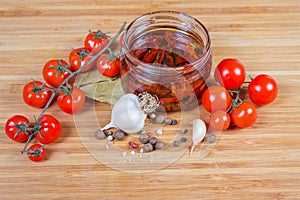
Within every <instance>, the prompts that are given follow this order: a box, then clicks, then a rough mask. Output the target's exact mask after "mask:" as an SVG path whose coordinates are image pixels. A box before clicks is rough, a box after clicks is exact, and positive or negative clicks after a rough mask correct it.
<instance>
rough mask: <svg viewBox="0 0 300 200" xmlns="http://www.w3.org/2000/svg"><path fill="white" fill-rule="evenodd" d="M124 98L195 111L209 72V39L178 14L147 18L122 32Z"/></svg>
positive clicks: (195, 24)
mask: <svg viewBox="0 0 300 200" xmlns="http://www.w3.org/2000/svg"><path fill="white" fill-rule="evenodd" d="M120 59H121V82H122V87H123V89H124V90H125V92H127V93H129V92H130V93H136V94H139V93H142V92H145V91H147V92H149V93H151V94H152V95H157V96H158V98H159V99H160V102H161V104H162V106H163V108H164V110H166V111H177V110H180V109H190V108H192V107H194V106H196V105H198V103H199V100H200V99H201V95H202V92H203V91H204V89H205V88H206V80H207V78H208V77H209V75H210V72H211V67H212V56H211V49H210V37H209V34H208V32H207V30H206V28H205V27H204V25H203V24H201V23H200V22H199V21H198V20H196V19H195V18H193V17H191V16H188V15H185V14H183V13H179V12H173V11H161V12H153V13H148V14H145V15H143V16H141V17H139V18H137V19H136V20H134V21H133V22H132V23H131V24H130V25H129V26H128V28H127V29H126V31H125V33H124V37H123V45H122V49H121V53H120Z"/></svg>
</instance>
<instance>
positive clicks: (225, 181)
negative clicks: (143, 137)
mask: <svg viewBox="0 0 300 200" xmlns="http://www.w3.org/2000/svg"><path fill="white" fill-rule="evenodd" d="M157 10H176V11H181V12H184V13H186V14H189V15H192V16H194V17H195V18H197V19H199V20H200V21H202V22H203V23H204V24H205V25H206V27H207V28H208V31H209V32H210V35H211V39H212V51H213V62H214V65H213V66H214V67H215V66H216V64H217V63H218V62H219V61H220V60H221V59H222V58H225V57H235V58H238V59H239V60H240V61H241V62H242V63H244V65H245V66H246V69H247V71H248V73H249V74H251V75H256V74H259V73H268V74H270V75H272V76H273V77H274V78H275V79H276V80H277V83H278V86H279V95H278V98H277V100H276V101H275V102H274V103H273V104H271V105H267V106H264V107H260V108H259V110H258V112H259V116H258V119H257V122H256V123H255V125H253V126H252V127H251V128H247V129H234V130H230V131H227V132H223V133H222V134H221V135H220V137H219V139H218V141H217V143H216V145H215V146H214V148H213V150H212V151H211V152H209V154H208V155H207V156H206V157H205V158H204V159H201V160H200V159H199V158H198V157H197V156H192V157H189V155H188V152H184V154H183V155H182V156H181V157H180V158H178V159H177V160H176V161H175V162H173V163H172V164H171V165H168V166H166V167H163V168H162V169H159V170H155V171H153V172H150V173H127V172H124V171H120V170H115V169H112V168H111V167H108V166H107V165H105V164H103V163H101V162H100V161H99V160H97V159H95V157H93V156H92V155H91V154H90V152H89V149H87V148H86V144H85V143H84V142H82V138H80V137H79V136H80V133H79V132H80V130H79V129H78V128H76V126H75V125H76V123H75V122H76V120H74V117H73V116H69V115H66V114H64V113H62V112H60V110H59V108H58V106H57V105H56V104H54V105H52V106H51V107H50V108H49V110H48V111H47V112H48V113H49V114H53V115H55V116H56V117H57V118H58V119H60V120H61V123H62V125H63V128H64V129H63V134H62V137H61V138H60V139H59V140H58V141H57V142H56V143H54V144H51V145H49V149H48V156H47V160H46V161H45V162H42V163H32V162H30V161H29V160H28V159H27V158H26V156H25V155H23V156H21V155H19V151H20V150H21V149H22V147H23V145H22V144H17V143H14V142H12V141H11V140H9V139H8V138H7V137H6V135H5V131H4V126H5V122H6V120H7V119H8V118H9V117H10V116H12V115H14V114H23V115H25V116H28V117H29V118H30V119H31V120H33V116H34V115H38V114H39V112H40V111H39V110H37V109H34V108H30V107H28V106H26V105H25V104H24V103H23V100H22V95H21V92H22V87H23V85H24V84H25V83H26V82H27V81H29V80H30V79H31V78H34V79H39V80H42V75H41V69H42V66H43V65H44V63H45V62H46V61H48V60H49V59H53V58H62V59H66V60H68V55H69V52H70V50H71V49H72V48H75V47H80V46H82V42H83V38H84V36H85V35H86V33H87V31H88V30H97V29H100V28H101V29H102V30H103V31H104V32H111V33H115V32H116V31H117V30H118V29H119V28H120V26H121V24H122V23H123V22H124V21H126V22H130V21H132V20H133V19H135V18H136V17H138V16H140V15H142V14H144V13H146V12H151V11H157ZM0 27H1V28H0V61H1V62H0V63H1V65H0V66H1V70H0V113H1V115H0V119H1V120H0V129H1V134H0V177H1V181H0V199H31V198H36V199H41V198H45V199H300V134H299V129H300V125H299V124H300V123H299V122H300V108H299V105H300V100H299V97H298V93H299V87H300V79H299V76H300V64H299V61H300V56H299V55H300V37H299V35H300V2H299V1H298V0H286V1H281V0H272V1H269V0H244V1H238V0H232V1H221V0H210V1H197V0H190V1H174V0H172V1H171V0H170V1H164V0H151V1H150V0H145V1H137V0H135V1H129V0H107V1H102V0H93V1H92V0H87V1H80V0H76V1H60V0H51V1H49V0H46V1H34V0H27V1H17V0H10V1H1V2H0ZM95 108H96V111H97V113H99V115H100V116H101V122H100V123H102V122H105V123H106V122H108V121H109V118H110V110H111V106H110V105H106V104H102V103H96V106H95ZM204 118H205V117H204ZM79 121H80V120H79ZM78 123H79V124H80V122H78ZM85 125H86V127H84V126H83V125H82V124H81V128H82V127H83V128H85V129H90V130H91V133H92V134H93V131H94V129H93V128H92V127H93V126H94V125H95V124H93V123H88V121H86V123H85ZM101 125H104V124H101ZM89 126H90V127H89ZM87 141H88V138H87ZM159 161H160V160H156V162H159ZM161 161H162V162H163V160H161Z"/></svg>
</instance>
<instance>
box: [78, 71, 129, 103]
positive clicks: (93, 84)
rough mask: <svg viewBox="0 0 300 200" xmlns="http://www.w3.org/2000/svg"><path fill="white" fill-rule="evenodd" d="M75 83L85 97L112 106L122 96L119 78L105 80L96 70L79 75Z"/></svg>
mask: <svg viewBox="0 0 300 200" xmlns="http://www.w3.org/2000/svg"><path fill="white" fill-rule="evenodd" d="M76 82H77V83H76V85H77V86H79V87H80V88H81V89H82V90H83V92H84V93H85V95H86V96H87V97H89V98H91V99H94V100H96V101H99V102H104V103H109V104H114V103H116V102H117V100H118V99H119V98H120V97H121V96H122V95H123V94H124V91H123V88H122V85H121V81H120V78H107V77H105V76H102V75H101V74H100V73H99V72H98V70H92V71H89V72H87V73H82V74H79V75H78V77H77V79H76Z"/></svg>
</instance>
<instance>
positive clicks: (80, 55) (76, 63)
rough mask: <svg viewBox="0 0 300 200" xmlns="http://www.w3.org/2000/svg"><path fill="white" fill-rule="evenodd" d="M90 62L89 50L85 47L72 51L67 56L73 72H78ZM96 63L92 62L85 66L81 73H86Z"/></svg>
mask: <svg viewBox="0 0 300 200" xmlns="http://www.w3.org/2000/svg"><path fill="white" fill-rule="evenodd" d="M90 60H91V57H90V50H88V49H87V48H85V47H81V48H77V49H73V50H72V51H71V53H70V55H69V63H70V65H71V67H72V70H73V71H77V70H79V69H80V68H81V67H83V66H84V65H85V64H86V63H88V62H89V61H90ZM95 64H96V62H92V63H91V64H89V65H88V66H86V67H85V68H84V69H83V70H82V71H81V72H87V71H89V70H90V69H92V68H93V67H94V66H95Z"/></svg>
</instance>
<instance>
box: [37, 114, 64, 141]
mask: <svg viewBox="0 0 300 200" xmlns="http://www.w3.org/2000/svg"><path fill="white" fill-rule="evenodd" d="M36 126H37V124H36ZM38 126H39V127H38V129H39V133H37V134H36V135H35V136H36V138H37V139H38V141H39V142H40V143H42V144H49V143H52V142H54V141H55V140H56V139H57V138H59V136H60V135H61V133H62V127H61V124H60V122H59V121H58V120H57V119H56V118H55V117H53V116H51V115H43V116H42V117H41V118H40V119H39V120H38Z"/></svg>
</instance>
